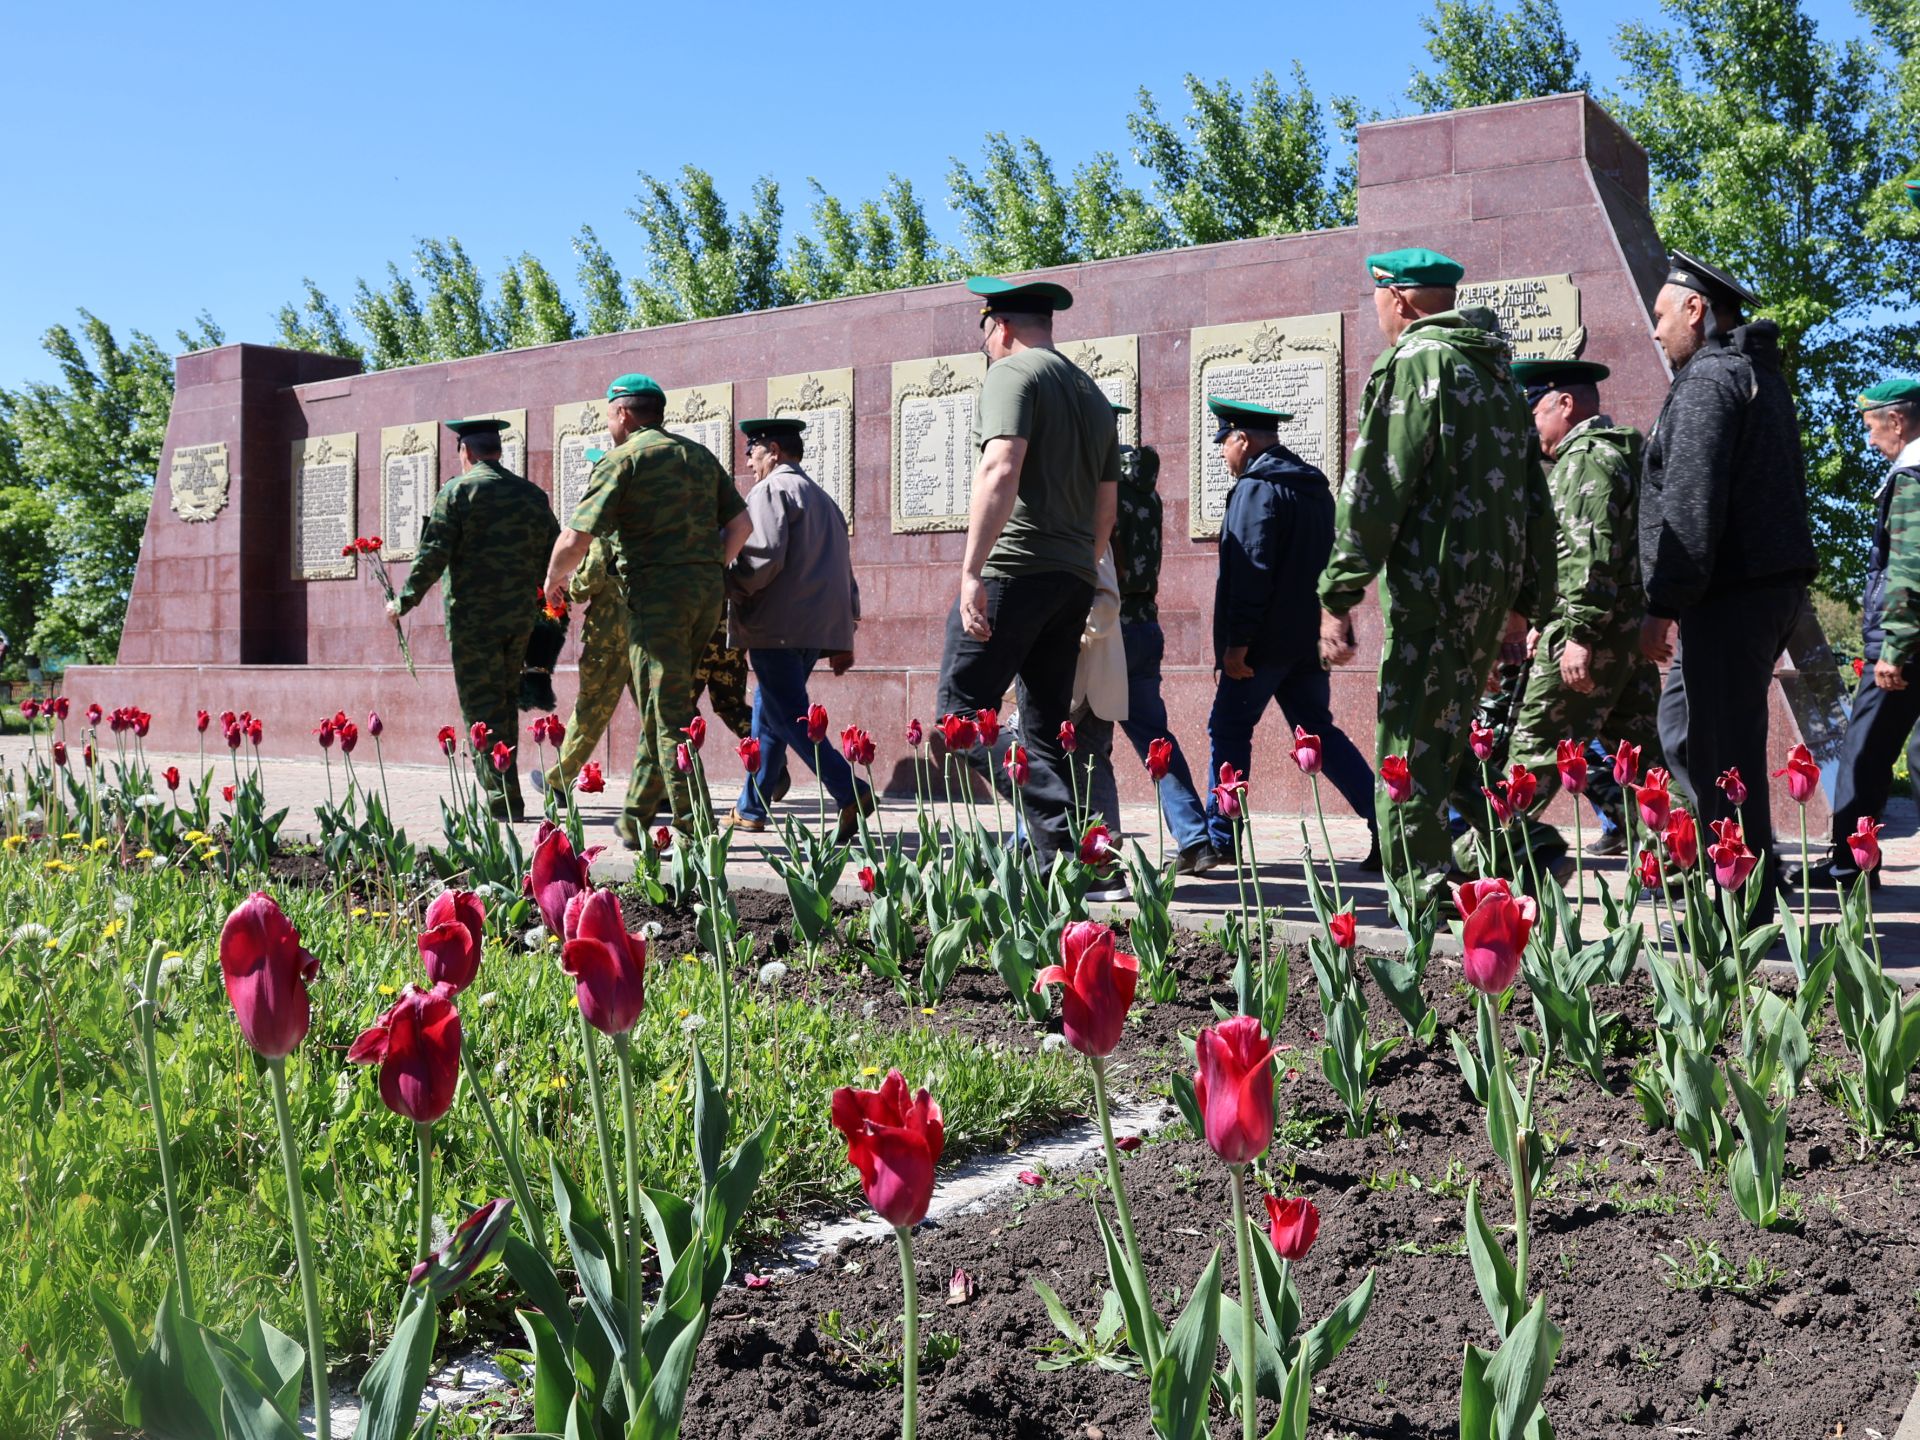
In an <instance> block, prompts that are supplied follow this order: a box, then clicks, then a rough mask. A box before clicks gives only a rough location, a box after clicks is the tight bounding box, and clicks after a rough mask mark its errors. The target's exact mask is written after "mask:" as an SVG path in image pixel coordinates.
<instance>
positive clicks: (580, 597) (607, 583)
mask: <svg viewBox="0 0 1920 1440" xmlns="http://www.w3.org/2000/svg"><path fill="white" fill-rule="evenodd" d="M619 583H620V562H619V560H618V559H617V558H615V556H614V553H613V542H612V541H611V540H601V539H597V538H596V539H595V540H594V542H593V544H592V545H590V546H588V547H587V558H586V559H584V560H582V561H581V562H580V568H579V569H578V570H576V571H574V572H573V579H572V580H571V581H569V582H568V584H567V595H568V596H569V597H570V598H571V599H572V601H573V603H574V604H576V605H591V604H594V603H596V602H598V601H599V600H600V599H601V597H603V596H605V595H609V594H612V593H614V590H615V587H616V586H618V584H619Z"/></svg>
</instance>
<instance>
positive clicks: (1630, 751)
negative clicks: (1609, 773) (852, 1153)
mask: <svg viewBox="0 0 1920 1440" xmlns="http://www.w3.org/2000/svg"><path fill="white" fill-rule="evenodd" d="M1639 778H1640V747H1639V746H1638V745H1629V744H1628V743H1627V742H1626V741H1624V740H1622V741H1621V742H1620V748H1619V749H1618V750H1616V751H1614V752H1613V783H1614V784H1616V785H1622V786H1625V785H1631V784H1633V783H1634V782H1635V781H1636V780H1638V779H1639Z"/></svg>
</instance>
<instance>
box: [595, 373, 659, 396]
mask: <svg viewBox="0 0 1920 1440" xmlns="http://www.w3.org/2000/svg"><path fill="white" fill-rule="evenodd" d="M626 395H654V396H657V397H659V398H660V399H662V400H664V399H666V398H667V392H666V391H664V390H662V389H661V388H660V382H659V381H658V380H655V379H654V378H653V377H652V376H651V375H622V376H621V377H620V378H619V379H618V380H616V381H614V382H613V383H612V384H611V385H609V386H607V399H609V400H618V399H620V398H621V397H623V396H626Z"/></svg>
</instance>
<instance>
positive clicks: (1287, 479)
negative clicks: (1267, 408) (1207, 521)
mask: <svg viewBox="0 0 1920 1440" xmlns="http://www.w3.org/2000/svg"><path fill="white" fill-rule="evenodd" d="M1332 551H1333V491H1332V490H1331V489H1330V488H1329V487H1328V485H1327V477H1326V476H1325V475H1322V474H1321V473H1320V472H1319V471H1318V470H1316V469H1314V467H1313V466H1311V465H1309V464H1307V462H1306V461H1304V460H1302V459H1301V458H1300V457H1299V456H1298V455H1296V454H1294V453H1293V452H1292V451H1291V450H1289V449H1287V447H1286V446H1284V445H1275V446H1274V447H1273V448H1272V449H1270V450H1266V451H1263V452H1262V453H1261V454H1259V455H1257V456H1255V457H1254V459H1253V463H1252V464H1250V465H1248V466H1247V470H1246V473H1245V474H1244V475H1242V476H1241V477H1240V478H1239V479H1238V480H1236V481H1234V484H1233V489H1231V490H1230V491H1228V492H1227V513H1226V516H1225V518H1224V519H1223V520H1222V521H1221V525H1220V576H1219V579H1218V580H1217V581H1216V582H1215V583H1214V587H1213V663H1214V664H1215V665H1216V666H1218V665H1219V664H1220V662H1221V658H1222V657H1223V656H1224V655H1225V654H1226V652H1227V651H1228V650H1231V649H1233V648H1234V647H1236V646H1240V645H1244V646H1246V647H1247V663H1248V664H1249V665H1252V666H1256V667H1258V666H1263V665H1295V664H1298V663H1300V662H1302V661H1305V660H1311V659H1313V658H1314V657H1315V656H1316V655H1317V654H1318V653H1319V641H1320V597H1319V589H1318V587H1319V583H1320V572H1321V571H1322V570H1324V569H1325V568H1326V564H1327V556H1328V555H1329V554H1331V553H1332Z"/></svg>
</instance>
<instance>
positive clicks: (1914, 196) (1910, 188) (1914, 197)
mask: <svg viewBox="0 0 1920 1440" xmlns="http://www.w3.org/2000/svg"><path fill="white" fill-rule="evenodd" d="M1907 199H1909V200H1911V201H1912V202H1913V203H1914V204H1915V205H1920V180H1909V181H1907Z"/></svg>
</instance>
